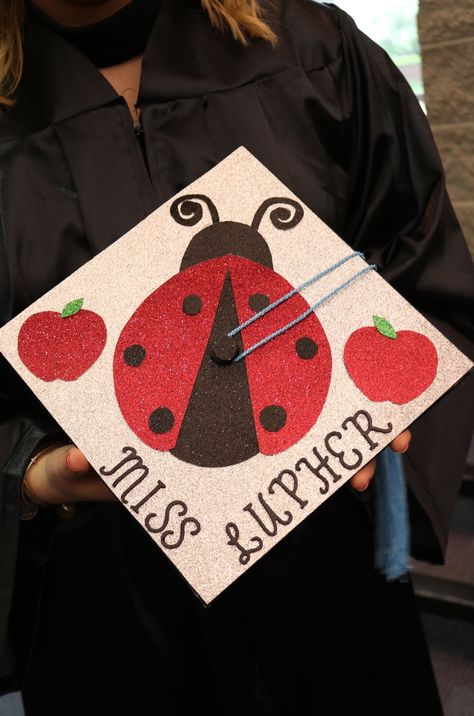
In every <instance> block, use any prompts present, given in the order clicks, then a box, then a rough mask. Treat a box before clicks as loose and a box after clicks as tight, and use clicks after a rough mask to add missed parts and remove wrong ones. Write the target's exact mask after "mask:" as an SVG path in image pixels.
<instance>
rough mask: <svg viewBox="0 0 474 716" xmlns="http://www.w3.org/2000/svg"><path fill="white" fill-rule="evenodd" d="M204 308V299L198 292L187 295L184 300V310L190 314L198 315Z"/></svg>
mask: <svg viewBox="0 0 474 716" xmlns="http://www.w3.org/2000/svg"><path fill="white" fill-rule="evenodd" d="M201 308H202V300H201V299H200V298H199V296H196V294H194V293H193V294H191V295H190V296H186V298H185V299H184V301H183V312H184V313H186V314H187V315H188V316H197V314H198V313H199V311H200V310H201Z"/></svg>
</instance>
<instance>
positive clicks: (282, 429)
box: [113, 194, 331, 467]
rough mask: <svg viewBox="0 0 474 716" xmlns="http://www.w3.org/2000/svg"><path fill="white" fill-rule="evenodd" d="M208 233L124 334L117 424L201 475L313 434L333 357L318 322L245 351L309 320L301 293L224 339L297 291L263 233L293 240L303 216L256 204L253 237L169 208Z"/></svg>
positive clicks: (185, 209) (197, 208)
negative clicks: (266, 227)
mask: <svg viewBox="0 0 474 716" xmlns="http://www.w3.org/2000/svg"><path fill="white" fill-rule="evenodd" d="M203 206H206V207H207V209H208V211H209V212H210V217H211V220H212V223H211V224H210V225H209V224H208V225H206V226H205V228H203V229H201V230H200V231H199V232H198V233H196V234H195V235H194V236H193V238H192V239H191V241H190V243H189V245H188V247H187V249H186V250H185V252H184V255H183V258H182V262H181V267H180V271H179V273H177V274H176V275H175V276H173V277H172V278H170V279H169V280H168V281H166V283H164V284H163V285H162V286H160V287H159V288H158V289H157V290H156V291H154V292H153V293H152V294H150V295H149V296H148V297H147V298H146V299H145V300H144V301H143V303H142V304H141V305H140V306H139V307H138V308H137V310H136V311H135V313H134V314H133V315H132V317H131V318H130V320H129V321H128V323H127V324H126V326H125V327H124V329H123V330H122V332H121V334H120V336H119V339H118V342H117V345H116V348H115V354H114V367H113V370H114V382H115V393H116V396H117V400H118V404H119V406H120V410H121V411H122V414H123V416H124V418H125V420H126V422H127V423H128V425H129V426H130V428H131V429H132V430H133V432H134V433H135V434H136V435H137V436H138V437H139V438H140V440H142V441H143V442H144V443H145V444H146V445H149V446H150V447H152V448H154V449H156V450H162V451H167V450H169V451H170V452H171V453H172V454H173V455H174V456H176V457H177V458H178V459H180V460H183V461H185V462H188V463H191V464H193V465H198V466H202V467H224V466H227V465H234V464H237V463H240V462H243V461H245V460H248V459H249V458H251V457H253V456H254V455H256V454H257V453H259V452H260V453H262V454H264V455H273V454H276V453H279V452H281V451H283V450H286V449H287V448H288V447H290V446H291V445H294V444H295V443H296V442H298V441H299V440H300V439H301V438H302V437H303V436H304V435H305V434H306V433H307V432H308V430H309V429H310V428H311V427H312V426H313V425H314V424H315V423H316V421H317V419H318V416H319V414H320V412H321V410H322V408H323V406H324V403H325V401H326V397H327V393H328V390H329V385H330V380H331V350H330V346H329V342H328V340H327V338H326V334H325V332H324V330H323V327H322V326H321V323H320V322H319V320H318V318H317V316H316V315H315V314H314V313H313V312H311V313H310V314H309V315H308V316H307V317H306V318H305V319H304V320H302V321H301V322H300V323H299V324H298V325H296V326H294V327H293V328H291V330H288V331H286V332H285V333H283V334H282V335H280V336H279V337H278V338H276V339H274V340H271V341H269V342H268V343H266V344H265V345H262V346H261V347H259V348H258V349H257V350H255V351H253V352H252V353H250V354H249V355H248V356H246V357H245V358H244V359H242V360H235V359H236V358H237V357H238V356H239V355H240V354H241V353H242V352H243V351H244V350H246V349H247V348H248V347H249V346H253V345H254V344H255V343H257V342H258V341H260V340H261V339H263V338H265V337H266V336H268V335H270V334H271V333H273V332H274V331H275V330H277V329H278V328H280V327H281V326H284V325H286V324H287V323H289V322H290V321H292V320H293V319H294V318H296V317H297V316H300V315H301V314H302V313H303V312H304V311H306V310H307V309H308V308H309V306H308V303H307V302H306V301H305V300H304V298H302V296H301V295H300V294H298V293H295V294H294V295H293V296H292V297H291V298H289V299H288V300H287V301H285V302H284V303H282V304H281V305H280V306H278V308H275V309H274V310H271V311H269V312H268V313H267V314H265V315H263V316H262V317H260V318H258V319H257V320H256V321H255V322H254V323H252V324H251V325H249V326H248V327H246V328H243V329H242V331H241V332H239V333H237V334H236V335H235V336H233V337H230V336H229V335H228V334H229V333H230V332H231V331H232V330H233V329H235V328H236V327H237V326H239V325H240V324H242V323H243V322H245V321H246V320H247V319H249V318H251V317H252V316H254V315H255V314H256V313H257V312H259V311H261V310H262V309H263V308H265V307H266V306H268V305H269V304H270V303H272V302H274V301H275V300H277V299H278V298H280V297H281V296H283V295H285V294H287V293H288V292H289V291H291V290H292V286H291V285H290V284H289V283H288V281H286V280H285V279H284V278H283V277H282V276H280V275H279V274H278V273H276V272H275V271H274V270H273V263H272V256H271V253H270V249H269V247H268V245H267V243H266V241H265V239H264V238H263V236H262V235H261V234H260V233H259V231H258V229H259V226H260V223H261V221H262V219H263V218H264V216H265V215H266V214H267V212H268V210H269V209H270V208H271V207H273V209H272V210H271V211H270V216H269V218H270V220H271V222H272V224H273V226H274V227H275V228H278V229H281V230H285V231H288V230H290V229H292V228H293V227H295V226H296V225H297V224H298V223H299V222H300V221H301V219H302V217H303V209H302V207H301V206H300V205H299V204H298V203H297V202H296V201H293V200H291V199H286V198H270V199H267V200H266V201H264V202H263V204H262V205H261V206H260V208H259V209H258V211H257V212H256V214H255V217H254V219H253V221H252V224H251V226H248V225H246V224H243V223H239V222H235V221H220V220H219V215H218V212H217V209H216V207H215V206H214V204H213V203H212V201H211V200H210V199H209V198H208V197H206V196H204V195H201V194H195V195H192V194H190V195H186V196H182V197H180V198H178V199H176V200H175V201H174V202H173V204H172V205H171V208H170V211H171V216H172V217H173V219H174V220H175V221H176V222H177V223H178V224H180V225H182V226H188V227H189V226H195V225H197V224H198V223H199V222H201V221H202V219H203V214H204V212H203Z"/></svg>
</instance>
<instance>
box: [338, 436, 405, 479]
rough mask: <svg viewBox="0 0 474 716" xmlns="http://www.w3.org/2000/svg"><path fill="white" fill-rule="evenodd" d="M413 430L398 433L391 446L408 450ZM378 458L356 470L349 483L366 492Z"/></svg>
mask: <svg viewBox="0 0 474 716" xmlns="http://www.w3.org/2000/svg"><path fill="white" fill-rule="evenodd" d="M410 440H411V432H410V431H409V430H404V431H403V433H400V435H397V437H396V438H394V439H393V440H392V442H391V443H390V447H391V448H392V450H394V451H395V452H406V451H407V450H408V448H409V446H410ZM375 467H376V460H375V458H374V459H373V460H371V461H370V462H368V463H367V465H365V466H364V467H363V468H362V470H359V471H358V472H356V474H355V475H354V477H351V479H350V480H349V484H350V485H351V487H353V488H354V490H357V492H364V490H367V488H368V487H369V485H370V483H371V481H372V478H373V476H374V474H375Z"/></svg>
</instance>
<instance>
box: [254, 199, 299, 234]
mask: <svg viewBox="0 0 474 716" xmlns="http://www.w3.org/2000/svg"><path fill="white" fill-rule="evenodd" d="M275 204H286V206H278V207H277V208H276V209H273V211H271V212H270V221H271V222H272V224H273V226H274V227H275V228H276V229H283V230H286V229H292V228H293V227H294V226H296V225H297V224H299V223H300V221H301V219H302V218H303V213H304V212H303V207H302V206H301V204H298V202H297V201H294V200H293V199H285V198H279V197H274V198H272V199H265V201H264V202H263V204H262V205H261V207H260V208H259V209H258V210H257V212H256V214H255V216H254V218H253V221H252V229H255V230H258V227H259V226H260V223H261V221H262V219H263V217H264V216H265V214H266V212H267V209H268V208H269V207H270V206H273V205H275ZM287 206H291V208H292V209H293V211H291V210H290V209H288V208H287Z"/></svg>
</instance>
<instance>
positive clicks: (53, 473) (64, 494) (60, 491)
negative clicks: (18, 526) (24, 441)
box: [24, 445, 116, 505]
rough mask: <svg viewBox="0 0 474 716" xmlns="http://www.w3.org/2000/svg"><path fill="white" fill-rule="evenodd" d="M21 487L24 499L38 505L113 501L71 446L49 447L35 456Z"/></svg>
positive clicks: (80, 453) (75, 448) (86, 462)
mask: <svg viewBox="0 0 474 716" xmlns="http://www.w3.org/2000/svg"><path fill="white" fill-rule="evenodd" d="M24 487H25V491H26V494H27V496H28V497H29V498H30V499H31V500H32V501H33V502H38V503H39V504H41V505H61V504H70V503H73V502H113V501H114V500H116V497H115V495H114V494H113V492H112V491H111V490H109V488H108V487H107V485H106V484H105V483H104V482H103V480H101V478H100V477H99V476H98V475H97V474H96V473H95V472H94V471H93V469H92V467H91V466H90V464H89V462H88V460H87V458H86V457H85V455H84V454H83V453H82V452H81V451H80V450H79V449H78V448H77V447H75V446H74V445H62V446H60V447H58V446H55V447H53V446H52V447H51V449H50V450H45V451H44V452H42V453H41V454H39V455H38V457H37V459H36V460H35V461H34V462H33V463H32V464H31V465H30V467H29V468H28V470H27V474H26V483H24Z"/></svg>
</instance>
